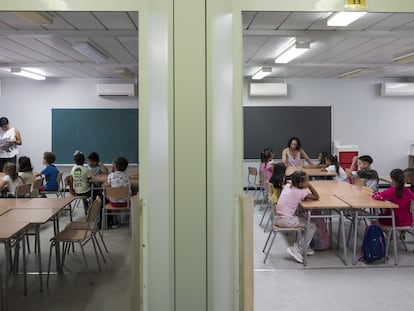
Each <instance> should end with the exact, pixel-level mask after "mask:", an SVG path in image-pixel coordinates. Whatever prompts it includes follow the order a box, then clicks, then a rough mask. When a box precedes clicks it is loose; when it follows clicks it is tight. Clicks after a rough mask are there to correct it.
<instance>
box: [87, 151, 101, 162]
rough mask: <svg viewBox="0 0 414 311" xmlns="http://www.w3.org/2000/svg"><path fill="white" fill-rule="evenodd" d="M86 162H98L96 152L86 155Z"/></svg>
mask: <svg viewBox="0 0 414 311" xmlns="http://www.w3.org/2000/svg"><path fill="white" fill-rule="evenodd" d="M88 160H91V161H93V162H99V154H98V153H96V152H91V153H90V154H89V155H88Z"/></svg>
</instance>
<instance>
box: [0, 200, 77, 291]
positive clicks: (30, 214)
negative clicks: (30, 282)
mask: <svg viewBox="0 0 414 311" xmlns="http://www.w3.org/2000/svg"><path fill="white" fill-rule="evenodd" d="M8 200H9V202H10V204H11V206H12V208H11V209H10V210H9V211H8V212H7V213H4V214H2V215H0V223H4V222H6V223H29V224H30V225H34V226H35V236H36V241H37V254H38V261H39V282H40V291H43V282H42V257H41V250H40V234H39V228H40V225H42V224H45V223H47V222H48V221H49V220H51V219H53V220H54V221H53V229H54V233H55V234H57V233H58V232H59V212H60V211H61V210H62V209H63V208H64V207H65V206H66V205H68V204H69V203H70V202H72V201H73V200H74V198H73V197H68V198H37V199H29V200H26V201H25V202H23V203H22V204H17V203H16V201H20V200H22V199H8ZM23 200H24V199H23ZM0 226H1V225H0ZM56 255H57V256H58V255H59V249H56ZM58 257H59V256H58ZM58 257H57V259H56V260H57V266H58V269H60V262H59V260H58Z"/></svg>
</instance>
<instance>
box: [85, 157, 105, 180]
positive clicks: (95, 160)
mask: <svg viewBox="0 0 414 311" xmlns="http://www.w3.org/2000/svg"><path fill="white" fill-rule="evenodd" d="M88 168H89V170H90V171H91V172H92V177H95V176H97V175H101V174H108V173H109V172H108V169H107V168H106V167H105V165H103V163H102V161H101V160H100V159H99V155H98V153H96V152H91V153H90V154H89V155H88Z"/></svg>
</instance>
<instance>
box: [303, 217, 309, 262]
mask: <svg viewBox="0 0 414 311" xmlns="http://www.w3.org/2000/svg"><path fill="white" fill-rule="evenodd" d="M310 219H311V210H308V226H307V228H306V230H305V232H304V234H305V236H304V237H303V238H304V241H306V236H307V234H308V230H309V228H310ZM304 244H305V245H303V254H302V256H303V265H304V266H306V265H307V264H308V243H304Z"/></svg>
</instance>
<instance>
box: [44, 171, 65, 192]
mask: <svg viewBox="0 0 414 311" xmlns="http://www.w3.org/2000/svg"><path fill="white" fill-rule="evenodd" d="M56 181H57V184H58V189H57V190H54V191H46V190H43V191H42V194H43V195H48V194H55V195H56V197H57V198H63V197H64V196H65V192H64V188H65V184H64V181H63V173H61V172H59V173H58V175H57V177H56ZM42 183H43V182H42Z"/></svg>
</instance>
